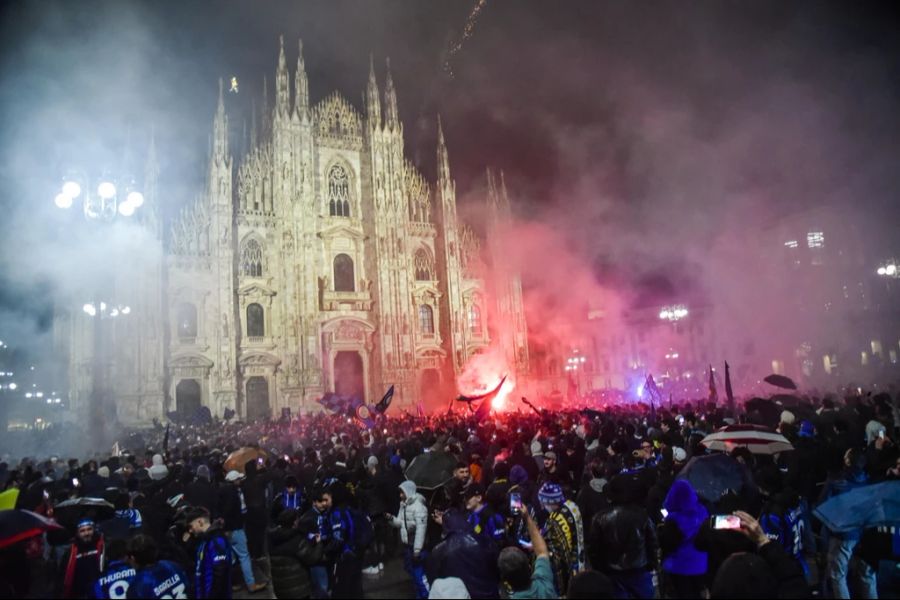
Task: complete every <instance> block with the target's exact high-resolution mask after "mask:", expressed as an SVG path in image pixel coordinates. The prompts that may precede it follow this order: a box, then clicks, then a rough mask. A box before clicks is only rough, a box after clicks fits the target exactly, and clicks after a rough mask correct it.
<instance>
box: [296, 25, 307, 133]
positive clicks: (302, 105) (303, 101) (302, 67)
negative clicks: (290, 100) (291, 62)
mask: <svg viewBox="0 0 900 600" xmlns="http://www.w3.org/2000/svg"><path fill="white" fill-rule="evenodd" d="M298 48H299V52H298V53H297V72H296V73H294V94H296V97H295V98H294V111H295V112H296V113H297V116H298V117H300V118H301V119H303V118H305V117H306V116H307V112H308V111H309V80H308V79H307V78H306V63H305V62H304V61H303V40H299V42H298Z"/></svg>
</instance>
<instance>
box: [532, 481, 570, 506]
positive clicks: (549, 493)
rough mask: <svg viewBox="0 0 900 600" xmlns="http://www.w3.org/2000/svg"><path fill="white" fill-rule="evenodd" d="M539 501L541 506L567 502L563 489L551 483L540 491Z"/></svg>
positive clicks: (546, 484)
mask: <svg viewBox="0 0 900 600" xmlns="http://www.w3.org/2000/svg"><path fill="white" fill-rule="evenodd" d="M538 500H540V502H541V504H562V503H563V502H565V501H566V497H565V495H564V494H563V491H562V488H561V487H560V486H558V485H556V484H555V483H550V482H549V481H548V482H547V483H545V484H544V485H542V486H541V489H540V490H538Z"/></svg>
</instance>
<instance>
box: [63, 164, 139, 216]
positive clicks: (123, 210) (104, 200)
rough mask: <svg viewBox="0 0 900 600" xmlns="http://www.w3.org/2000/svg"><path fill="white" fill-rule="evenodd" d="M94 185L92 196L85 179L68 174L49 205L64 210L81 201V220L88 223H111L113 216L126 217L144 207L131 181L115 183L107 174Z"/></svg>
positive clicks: (114, 179)
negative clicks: (120, 197) (51, 204)
mask: <svg viewBox="0 0 900 600" xmlns="http://www.w3.org/2000/svg"><path fill="white" fill-rule="evenodd" d="M96 183H97V187H96V189H95V191H94V193H93V194H92V193H91V191H90V190H91V188H92V186H90V185H89V182H88V179H87V177H86V176H85V175H83V174H81V173H78V172H75V171H72V172H70V173H68V174H67V175H66V176H65V177H64V178H63V184H62V186H61V188H60V190H59V192H58V193H57V194H56V197H55V198H54V200H53V201H54V203H55V204H56V206H57V207H59V208H61V209H64V210H65V209H68V208H71V206H72V205H73V204H74V203H75V200H77V199H78V198H81V201H82V208H83V210H84V216H85V218H86V219H88V220H89V221H95V220H102V221H112V220H114V219H115V218H116V215H117V214H118V215H121V216H123V217H130V216H132V215H133V214H134V211H135V210H136V209H138V208H140V207H141V206H142V205H143V204H144V194H143V193H141V191H140V190H139V189H138V186H137V184H136V183H135V181H134V179H133V178H131V177H124V178H122V181H120V182H117V180H116V178H115V177H113V176H112V175H111V174H109V173H104V174H103V175H102V176H101V177H100V178H99V180H98V181H97V182H96ZM117 183H118V184H117ZM120 189H121V190H122V193H121V194H120ZM120 195H124V197H125V200H124V201H121V202H120V201H119V196H120Z"/></svg>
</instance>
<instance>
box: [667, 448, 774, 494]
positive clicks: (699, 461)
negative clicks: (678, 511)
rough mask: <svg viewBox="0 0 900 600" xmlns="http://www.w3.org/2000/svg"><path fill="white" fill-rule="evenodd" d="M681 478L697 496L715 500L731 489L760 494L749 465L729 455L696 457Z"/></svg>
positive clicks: (680, 475) (684, 469)
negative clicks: (748, 468) (748, 469)
mask: <svg viewBox="0 0 900 600" xmlns="http://www.w3.org/2000/svg"><path fill="white" fill-rule="evenodd" d="M678 479H684V480H686V481H687V482H688V483H690V484H691V485H692V486H693V488H694V490H695V491H696V492H697V495H699V496H701V497H702V498H705V499H706V500H708V501H709V502H713V503H715V502H718V501H719V499H721V498H722V496H724V495H725V494H726V493H727V492H729V491H733V492H735V493H736V494H738V495H739V496H742V497H751V496H755V495H756V493H757V489H756V486H755V485H754V484H753V479H752V477H751V476H750V473H749V472H748V471H747V469H746V467H744V465H742V464H741V463H739V462H738V461H737V460H736V459H734V458H732V457H730V456H728V455H727V454H710V455H706V456H695V457H694V458H692V459H691V460H690V461H689V462H688V464H686V465H685V466H684V468H683V469H682V470H681V472H680V473H679V474H678Z"/></svg>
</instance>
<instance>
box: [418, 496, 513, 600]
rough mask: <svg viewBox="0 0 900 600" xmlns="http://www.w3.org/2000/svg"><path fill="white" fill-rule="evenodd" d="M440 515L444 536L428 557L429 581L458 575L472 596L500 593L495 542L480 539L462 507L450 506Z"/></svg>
mask: <svg viewBox="0 0 900 600" xmlns="http://www.w3.org/2000/svg"><path fill="white" fill-rule="evenodd" d="M438 518H439V520H440V522H441V525H442V527H443V532H444V539H443V541H442V542H441V543H439V544H438V545H437V546H435V547H434V550H433V551H432V553H431V555H430V556H429V557H428V563H427V575H428V581H430V582H432V583H434V581H435V580H436V579H442V578H445V577H458V578H459V579H461V580H462V581H463V583H465V585H466V589H467V590H468V591H469V594H471V596H472V597H473V598H497V597H499V590H500V588H499V585H500V574H499V571H498V570H497V550H496V546H494V545H493V544H485V543H482V542H480V541H479V540H478V539H477V538H476V537H475V535H474V534H473V532H472V526H471V524H470V523H469V521H468V520H467V518H466V514H465V513H464V512H462V511H460V510H456V509H450V510H448V511H447V512H445V513H443V514H442V515H439V516H438Z"/></svg>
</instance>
